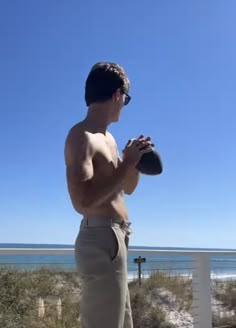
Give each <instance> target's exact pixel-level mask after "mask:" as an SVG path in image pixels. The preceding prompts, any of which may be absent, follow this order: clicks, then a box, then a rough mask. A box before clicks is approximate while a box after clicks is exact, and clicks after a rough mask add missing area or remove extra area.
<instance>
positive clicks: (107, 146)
mask: <svg viewBox="0 0 236 328" xmlns="http://www.w3.org/2000/svg"><path fill="white" fill-rule="evenodd" d="M118 156H119V155H118V150H117V146H116V144H115V142H113V141H112V140H109V139H108V138H99V139H98V140H96V144H95V154H94V157H93V164H94V169H95V172H94V173H98V172H102V173H103V174H105V175H106V174H107V175H110V174H112V172H113V171H114V170H115V168H116V167H117V166H118Z"/></svg>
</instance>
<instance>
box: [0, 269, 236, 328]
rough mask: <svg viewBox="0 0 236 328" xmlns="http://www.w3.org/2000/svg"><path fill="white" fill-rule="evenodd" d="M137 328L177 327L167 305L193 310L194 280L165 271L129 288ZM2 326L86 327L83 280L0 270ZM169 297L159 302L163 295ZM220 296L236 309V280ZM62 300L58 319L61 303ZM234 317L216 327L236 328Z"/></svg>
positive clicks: (60, 273) (56, 272)
mask: <svg viewBox="0 0 236 328" xmlns="http://www.w3.org/2000/svg"><path fill="white" fill-rule="evenodd" d="M129 288H130V297H131V304H132V311H133V320H134V328H175V326H174V325H173V324H172V323H170V322H168V318H167V315H166V312H165V311H164V310H163V304H162V303H166V304H165V305H166V306H167V307H168V306H169V305H170V304H168V303H170V302H173V304H174V306H175V308H176V309H177V311H182V310H184V311H187V312H190V311H191V304H192V289H191V279H190V278H184V277H179V276H178V277H174V276H170V275H168V274H166V273H163V272H156V273H153V274H152V275H151V276H150V278H148V279H145V280H143V281H142V285H141V287H139V285H138V282H137V281H132V282H131V283H130V284H129ZM0 291H1V297H0V328H68V327H70V328H81V326H80V304H79V295H80V282H79V277H78V273H77V272H74V271H65V269H62V268H61V269H60V268H56V269H54V268H41V269H37V270H32V271H29V270H17V269H15V268H10V267H9V268H0ZM160 292H164V293H167V292H168V294H167V297H166V298H165V299H161V298H160V299H159V293H160ZM214 296H215V298H217V299H218V300H220V301H221V302H222V304H223V306H225V308H226V309H228V310H229V311H235V309H236V307H235V300H236V282H232V283H229V284H222V285H221V284H217V289H216V290H215V295H214ZM40 297H41V298H42V299H43V300H44V307H45V314H44V316H43V317H39V316H38V301H39V298H40ZM59 298H60V299H61V302H62V316H61V318H59V317H58V313H57V301H58V299H59ZM235 323H236V320H235V316H231V317H230V318H221V319H220V318H219V317H214V326H215V327H216V326H222V325H225V326H226V325H228V327H229V328H236V324H235Z"/></svg>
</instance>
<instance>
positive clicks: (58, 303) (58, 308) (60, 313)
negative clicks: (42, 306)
mask: <svg viewBox="0 0 236 328" xmlns="http://www.w3.org/2000/svg"><path fill="white" fill-rule="evenodd" d="M61 315H62V308H61V299H60V298H58V301H57V317H58V319H59V320H60V319H61Z"/></svg>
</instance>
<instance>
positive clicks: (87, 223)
mask: <svg viewBox="0 0 236 328" xmlns="http://www.w3.org/2000/svg"><path fill="white" fill-rule="evenodd" d="M86 225H87V226H88V225H89V222H88V218H87V219H86Z"/></svg>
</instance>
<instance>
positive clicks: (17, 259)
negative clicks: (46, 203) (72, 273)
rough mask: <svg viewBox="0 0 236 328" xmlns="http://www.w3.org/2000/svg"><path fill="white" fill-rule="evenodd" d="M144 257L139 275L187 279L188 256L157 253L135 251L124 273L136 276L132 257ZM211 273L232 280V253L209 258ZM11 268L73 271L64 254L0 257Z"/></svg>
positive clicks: (235, 259)
mask: <svg viewBox="0 0 236 328" xmlns="http://www.w3.org/2000/svg"><path fill="white" fill-rule="evenodd" d="M4 248H42V249H47V248H53V249H60V248H68V249H71V248H73V245H57V244H3V243H2V244H1V243H0V249H4ZM129 250H144V251H147V250H160V251H161V250H169V251H177V250H181V251H186V250H190V251H203V250H204V251H236V250H232V249H199V248H174V247H165V248H162V247H146V246H130V247H129ZM139 256H141V258H145V263H142V264H141V271H142V276H143V277H145V276H149V275H150V273H152V272H154V271H155V270H161V271H163V272H166V273H168V274H174V275H176V274H177V275H183V276H191V272H192V268H193V265H194V263H193V262H192V257H191V255H179V254H174V253H173V254H158V253H146V252H142V251H138V252H137V253H135V254H134V253H133V252H132V253H129V254H128V274H129V278H130V279H133V278H136V277H137V276H138V264H137V263H135V261H134V260H135V258H138V257H139ZM210 264H211V274H212V276H213V277H217V278H218V279H236V253H235V254H230V255H223V254H218V255H212V256H211V261H210ZM6 266H7V267H9V266H14V267H16V268H17V269H24V270H25V269H26V270H32V269H37V268H40V267H54V268H62V269H68V270H75V269H76V265H75V261H74V256H73V254H68V255H0V267H6Z"/></svg>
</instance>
